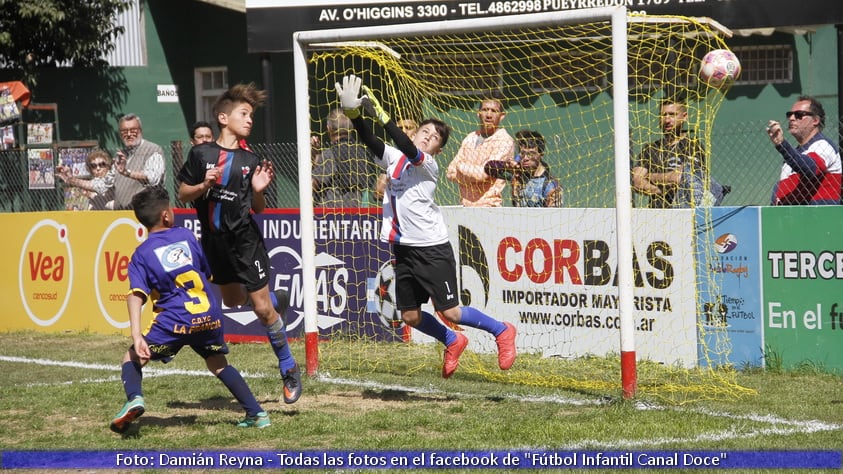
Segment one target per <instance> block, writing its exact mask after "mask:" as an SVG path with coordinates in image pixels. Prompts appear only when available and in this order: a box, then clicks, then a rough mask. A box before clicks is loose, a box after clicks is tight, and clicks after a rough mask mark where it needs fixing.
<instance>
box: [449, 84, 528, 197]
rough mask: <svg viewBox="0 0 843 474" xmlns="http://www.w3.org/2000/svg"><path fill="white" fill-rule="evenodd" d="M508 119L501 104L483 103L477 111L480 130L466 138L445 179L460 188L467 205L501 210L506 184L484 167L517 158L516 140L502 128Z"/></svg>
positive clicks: (486, 101) (495, 100) (494, 102)
mask: <svg viewBox="0 0 843 474" xmlns="http://www.w3.org/2000/svg"><path fill="white" fill-rule="evenodd" d="M505 116H506V112H504V110H503V104H502V103H501V101H499V100H497V99H486V100H483V101H482V102H481V103H480V109H479V110H478V111H477V118H478V120H479V121H480V128H479V129H477V130H475V131H473V132H471V133H469V134H468V135H467V136H466V137H465V138H464V139H463V141H462V143H461V144H460V149H459V151H457V154H456V156H455V157H454V159H453V160H452V161H451V164H450V165H448V170H447V171H446V174H445V176H446V177H447V178H448V179H449V180H451V181H453V182H455V183H457V185H459V188H460V204H462V205H463V206H473V207H500V206H501V204H502V202H503V200H502V198H501V191H503V187H504V186H505V184H506V181H504V180H503V179H496V178H493V177H491V176H489V175H488V174H486V172H485V171H484V166H485V165H486V162H488V161H489V160H502V161H503V160H512V159H513V155H514V152H515V141H513V139H512V137H511V136H510V135H509V133H508V132H507V131H506V129H504V128H503V127H501V126H500V124H501V121H502V120H503V119H504V117H505Z"/></svg>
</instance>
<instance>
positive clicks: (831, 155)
mask: <svg viewBox="0 0 843 474" xmlns="http://www.w3.org/2000/svg"><path fill="white" fill-rule="evenodd" d="M785 116H786V117H787V129H788V131H789V132H790V134H791V135H793V138H795V139H796V143H797V146H796V147H794V146H793V145H791V144H790V143H788V142H787V141H786V140H785V139H784V130H783V129H782V125H781V124H780V123H779V122H777V121H775V120H770V121H769V122H768V123H767V134H768V135H769V136H770V141H772V142H773V145H775V147H776V150H777V151H778V152H779V153H780V154H781V156H782V158H784V163H783V164H782V171H781V176H780V178H779V181H778V183H776V186H775V187H774V188H773V196H772V200H771V201H772V204H773V205H776V206H781V205H822V204H840V186H841V181H843V180H841V164H840V153H839V152H838V150H837V146H836V145H835V144H834V142H832V141H831V140H829V139H828V138H827V137H826V136H825V135H823V133H822V129H823V127H824V126H825V110H823V106H822V104H820V103H819V102H817V100H816V99H814V98H813V97H809V96H800V97H799V98H798V99H796V103H794V104H793V107H791V109H790V111H788V112H787V113H785Z"/></svg>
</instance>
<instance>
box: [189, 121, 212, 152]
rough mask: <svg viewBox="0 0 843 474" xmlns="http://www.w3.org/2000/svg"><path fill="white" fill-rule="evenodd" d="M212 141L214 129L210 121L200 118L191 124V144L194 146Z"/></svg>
mask: <svg viewBox="0 0 843 474" xmlns="http://www.w3.org/2000/svg"><path fill="white" fill-rule="evenodd" d="M212 141H214V129H213V127H212V126H211V124H210V123H208V122H205V121H204V120H200V121H198V122H194V123H193V125H191V126H190V144H191V145H192V146H196V145H199V144H200V143H207V142H212Z"/></svg>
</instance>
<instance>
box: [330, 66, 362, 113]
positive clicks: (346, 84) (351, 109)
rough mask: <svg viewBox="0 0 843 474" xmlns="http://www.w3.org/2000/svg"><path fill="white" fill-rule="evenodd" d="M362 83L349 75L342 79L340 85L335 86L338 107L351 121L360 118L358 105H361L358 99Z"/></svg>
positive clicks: (352, 75)
mask: <svg viewBox="0 0 843 474" xmlns="http://www.w3.org/2000/svg"><path fill="white" fill-rule="evenodd" d="M362 82H363V80H362V79H360V78H359V77H357V76H355V75H354V74H350V75H348V76H345V77H343V78H342V85H340V83H339V82H337V83H336V84H335V85H336V88H337V97H339V99H340V105H341V106H342V109H343V112H344V113H345V115H346V116H347V117H348V118H352V119H353V118H357V117H359V116H360V105H361V104H362V103H363V101H362V99H361V98H360V84H361V83H362Z"/></svg>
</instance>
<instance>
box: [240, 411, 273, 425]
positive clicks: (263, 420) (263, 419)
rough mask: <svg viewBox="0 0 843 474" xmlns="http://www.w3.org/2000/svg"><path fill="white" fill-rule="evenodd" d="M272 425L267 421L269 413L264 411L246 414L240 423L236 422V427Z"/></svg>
mask: <svg viewBox="0 0 843 474" xmlns="http://www.w3.org/2000/svg"><path fill="white" fill-rule="evenodd" d="M270 425H272V422H271V421H269V415H267V414H266V412H265V411H260V412H258V414H257V415H255V416H248V415H247V416H246V418H244V419H243V421H241V422H240V423H237V427H238V428H266V427H267V426H270Z"/></svg>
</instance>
